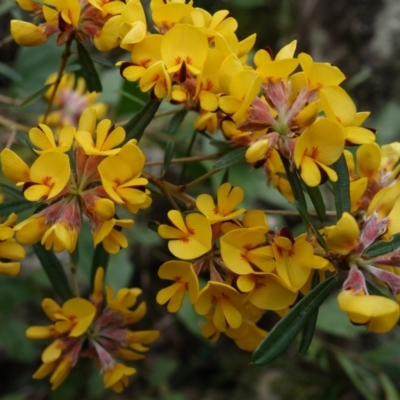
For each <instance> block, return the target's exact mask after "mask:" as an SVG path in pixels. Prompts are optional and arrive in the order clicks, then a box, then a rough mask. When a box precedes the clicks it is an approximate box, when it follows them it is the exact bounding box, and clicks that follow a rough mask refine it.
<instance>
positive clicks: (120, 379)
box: [103, 363, 136, 393]
mask: <svg viewBox="0 0 400 400" xmlns="http://www.w3.org/2000/svg"><path fill="white" fill-rule="evenodd" d="M134 374H136V369H135V368H132V367H127V366H126V365H124V364H121V363H117V364H115V365H114V366H113V367H112V368H110V369H107V370H106V371H105V372H104V374H103V382H104V387H105V388H106V389H107V388H111V389H112V390H114V392H116V393H121V392H122V391H123V390H124V389H125V388H126V387H127V386H128V383H129V381H128V376H131V375H134Z"/></svg>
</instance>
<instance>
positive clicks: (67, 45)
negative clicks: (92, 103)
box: [43, 36, 74, 124]
mask: <svg viewBox="0 0 400 400" xmlns="http://www.w3.org/2000/svg"><path fill="white" fill-rule="evenodd" d="M73 40H74V37H73V36H70V37H69V39H68V41H67V43H65V49H64V51H63V53H62V55H61V62H60V66H59V68H58V72H57V79H56V81H55V82H54V85H53V91H52V92H51V96H50V100H49V102H48V103H47V107H46V112H45V114H44V117H43V123H44V124H45V123H46V120H47V117H48V116H49V113H50V110H51V106H52V105H53V102H54V98H55V96H56V93H57V90H58V87H59V86H60V82H61V78H62V76H63V74H64V70H65V67H66V66H67V62H68V58H69V56H70V55H71V44H72V42H73Z"/></svg>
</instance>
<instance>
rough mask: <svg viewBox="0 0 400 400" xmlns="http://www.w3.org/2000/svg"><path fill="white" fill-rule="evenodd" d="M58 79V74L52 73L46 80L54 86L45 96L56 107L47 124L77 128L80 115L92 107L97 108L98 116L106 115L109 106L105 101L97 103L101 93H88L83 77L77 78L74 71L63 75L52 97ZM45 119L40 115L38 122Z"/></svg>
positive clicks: (46, 83) (47, 119)
mask: <svg viewBox="0 0 400 400" xmlns="http://www.w3.org/2000/svg"><path fill="white" fill-rule="evenodd" d="M56 79H57V78H56V74H52V75H50V76H49V77H48V78H47V79H46V82H45V85H52V86H51V87H50V88H49V90H48V91H47V92H46V93H45V95H44V97H45V99H46V100H47V101H49V102H52V105H53V106H54V108H55V109H54V110H53V111H52V112H50V113H49V115H48V116H47V118H46V124H47V125H49V126H55V127H60V128H62V127H63V126H67V125H72V126H74V127H76V128H77V127H78V124H79V118H80V116H81V115H82V113H83V112H84V111H85V110H86V109H87V108H90V107H93V108H94V109H95V111H96V116H97V118H101V117H103V116H104V114H105V113H106V111H107V106H106V104H105V103H96V100H97V98H98V97H99V93H95V92H92V93H87V92H86V85H85V82H84V80H83V78H77V79H76V78H75V75H74V74H73V73H66V74H64V75H63V76H62V77H61V80H60V82H59V84H58V85H57V89H56V92H55V93H54V97H53V98H52V96H53V91H54V87H53V85H54V84H55V82H56ZM43 119H44V116H43V115H42V116H40V117H39V121H38V122H40V123H44V121H43Z"/></svg>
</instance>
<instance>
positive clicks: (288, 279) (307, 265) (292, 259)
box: [272, 228, 320, 291]
mask: <svg viewBox="0 0 400 400" xmlns="http://www.w3.org/2000/svg"><path fill="white" fill-rule="evenodd" d="M272 249H273V252H274V256H275V260H276V272H277V274H278V276H279V277H280V278H281V279H282V281H283V282H284V283H285V285H286V286H287V287H288V288H290V289H291V290H293V291H297V290H299V289H300V288H301V287H302V286H303V285H304V284H305V283H306V282H307V279H308V277H309V276H310V274H311V268H313V265H314V263H315V264H316V265H315V266H316V267H318V264H319V261H320V260H319V259H316V258H315V256H314V248H313V247H312V245H311V244H310V243H309V242H307V240H306V238H305V237H304V236H299V237H297V238H296V239H294V238H293V237H292V234H291V232H290V231H289V230H288V228H284V229H282V230H281V232H280V234H279V235H278V236H276V237H274V238H273V241H272Z"/></svg>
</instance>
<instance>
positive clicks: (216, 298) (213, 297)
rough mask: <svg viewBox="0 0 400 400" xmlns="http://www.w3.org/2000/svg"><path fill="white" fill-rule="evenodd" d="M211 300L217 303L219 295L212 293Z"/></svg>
mask: <svg viewBox="0 0 400 400" xmlns="http://www.w3.org/2000/svg"><path fill="white" fill-rule="evenodd" d="M210 301H211V303H216V302H217V301H218V297H217V296H215V295H211V298H210Z"/></svg>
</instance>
